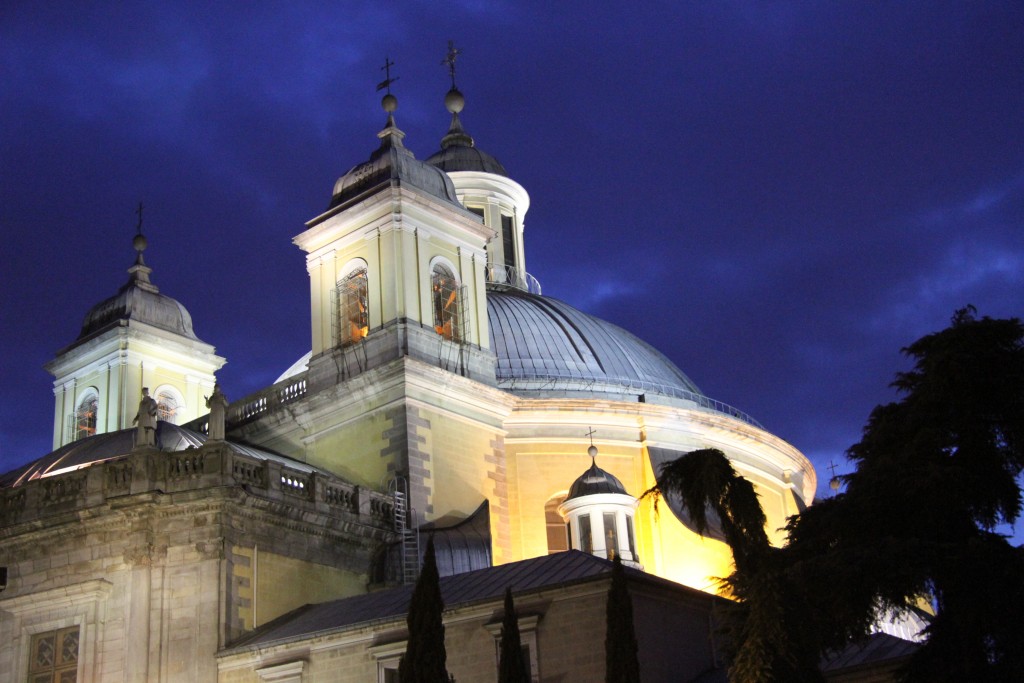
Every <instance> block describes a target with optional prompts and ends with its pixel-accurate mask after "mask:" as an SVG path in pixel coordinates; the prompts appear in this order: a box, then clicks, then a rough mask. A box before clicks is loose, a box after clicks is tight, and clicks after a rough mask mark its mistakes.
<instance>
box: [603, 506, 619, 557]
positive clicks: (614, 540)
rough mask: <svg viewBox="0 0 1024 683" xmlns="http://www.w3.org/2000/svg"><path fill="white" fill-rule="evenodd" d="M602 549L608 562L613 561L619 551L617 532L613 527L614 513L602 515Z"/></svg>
mask: <svg viewBox="0 0 1024 683" xmlns="http://www.w3.org/2000/svg"><path fill="white" fill-rule="evenodd" d="M604 548H605V556H606V557H607V558H608V559H609V560H613V559H615V554H616V553H617V552H618V549H619V530H618V529H617V528H616V527H615V513H614V512H605V513H604Z"/></svg>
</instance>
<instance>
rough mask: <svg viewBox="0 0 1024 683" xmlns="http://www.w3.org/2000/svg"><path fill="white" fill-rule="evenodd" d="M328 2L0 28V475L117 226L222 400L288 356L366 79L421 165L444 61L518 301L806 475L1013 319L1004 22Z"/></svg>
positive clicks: (1019, 39)
mask: <svg viewBox="0 0 1024 683" xmlns="http://www.w3.org/2000/svg"><path fill="white" fill-rule="evenodd" d="M325 4H326V3H301V2H298V3H230V2H221V3H195V4H192V5H189V4H187V3H140V4H139V5H138V6H136V7H134V8H132V7H131V6H130V5H128V3H97V4H96V6H94V7H87V6H85V5H86V3H27V2H24V3H19V2H14V3H10V2H9V3H4V4H3V6H2V8H0V83H2V86H0V174H2V176H0V225H2V228H3V253H4V258H3V266H2V269H0V273H2V280H0V282H2V285H3V289H4V294H5V296H4V299H3V300H4V303H3V309H2V312H3V315H2V318H0V340H2V342H3V346H4V353H3V356H2V357H3V361H2V378H0V379H2V381H0V470H3V471H6V470H8V469H11V468H13V467H14V466H16V465H18V464H21V463H22V462H24V461H26V460H29V459H32V458H35V457H38V456H39V455H41V454H43V453H44V452H46V451H48V450H49V448H50V440H51V431H52V419H53V397H52V391H51V378H50V377H49V376H48V375H47V374H46V372H45V371H44V370H43V369H42V365H43V363H45V362H46V361H47V360H49V359H51V358H52V357H53V354H54V352H55V351H56V350H57V349H59V348H61V347H63V346H65V345H66V344H68V343H70V342H71V341H73V340H74V338H75V337H76V336H77V334H78V330H79V326H80V325H81V321H82V318H83V316H84V315H85V313H86V311H87V310H88V309H89V307H90V306H91V305H93V304H94V303H97V302H98V301H100V300H101V299H104V298H106V297H107V296H110V295H111V294H113V293H114V292H115V291H116V290H117V288H118V287H119V286H120V285H121V284H122V283H123V282H124V280H125V279H126V277H127V275H126V273H125V269H126V268H127V267H128V266H129V265H130V264H131V261H132V257H133V252H132V250H131V246H130V245H131V237H132V235H133V233H134V225H135V217H134V213H133V212H134V210H135V206H136V204H137V203H138V202H139V201H140V200H142V201H143V202H145V204H146V207H147V209H146V223H145V232H146V234H147V237H148V238H149V244H150V247H149V250H148V251H147V252H146V259H147V262H148V263H149V265H150V266H152V267H153V270H154V272H153V280H154V282H155V283H156V284H157V285H159V286H160V287H161V290H162V291H163V292H164V293H166V294H169V295H170V296H173V297H175V298H177V299H178V300H180V301H181V302H182V303H183V304H185V306H186V307H188V309H189V310H190V311H191V313H192V316H193V319H194V322H195V329H196V332H197V333H198V335H199V336H200V337H201V338H202V339H204V340H205V341H208V342H210V343H212V344H215V345H216V346H217V349H218V352H219V353H220V354H221V355H224V356H226V357H227V359H228V365H227V366H226V367H225V368H224V369H223V370H222V372H221V373H220V379H221V381H222V383H223V385H224V387H225V391H226V392H227V393H228V395H229V396H230V397H232V398H239V397H241V396H243V395H245V394H246V393H249V392H251V391H254V390H256V389H258V388H260V387H262V386H265V385H266V384H268V383H270V382H272V381H273V380H274V379H275V378H276V376H277V375H278V374H279V373H280V372H281V371H282V370H284V369H285V368H287V367H288V366H289V365H290V364H291V363H292V362H293V361H294V360H295V359H296V358H297V357H299V356H300V355H302V353H304V352H305V351H306V350H308V349H309V334H310V333H309V322H308V316H309V313H308V310H309V307H308V296H309V294H308V284H307V276H306V272H305V263H304V258H303V255H302V254H301V253H300V252H299V250H298V249H297V248H295V247H294V246H293V245H292V244H291V238H292V237H293V236H294V235H296V234H298V233H299V232H301V231H302V229H303V223H304V221H306V220H308V219H310V218H312V217H314V216H316V215H317V214H319V213H320V212H321V211H322V210H323V209H324V208H325V207H326V206H327V203H328V200H329V199H330V194H331V189H332V186H333V183H334V181H335V180H336V179H337V177H338V176H339V175H341V174H342V173H344V172H345V171H346V170H347V169H348V168H349V167H351V166H353V165H354V164H356V163H357V162H359V161H362V160H364V159H365V158H366V157H367V156H368V154H369V153H370V151H371V150H372V149H374V148H375V146H376V142H377V140H376V136H375V134H376V132H377V131H378V130H379V129H380V128H381V127H382V125H383V123H384V115H383V113H382V112H381V109H380V106H379V98H380V96H379V94H378V93H375V92H374V85H375V84H376V83H377V82H378V81H379V80H381V78H382V75H381V73H380V70H379V69H380V66H381V64H382V63H383V60H384V57H385V55H388V56H390V57H391V58H392V59H393V60H394V61H395V62H397V67H396V73H397V75H398V76H399V80H398V81H397V83H396V84H395V87H394V93H395V94H396V95H397V96H398V99H399V108H398V111H397V113H396V116H397V121H398V124H399V126H400V127H401V128H402V129H403V130H404V131H405V132H406V133H407V137H406V143H407V145H408V146H409V147H411V148H412V149H413V151H415V152H416V154H417V156H418V157H419V158H424V157H426V156H428V155H429V154H430V153H432V152H433V151H435V150H436V149H437V148H438V147H439V142H440V138H441V136H442V135H443V134H444V133H445V131H446V130H447V126H448V115H447V113H446V112H445V110H444V106H443V97H444V94H445V91H446V90H447V88H448V85H449V83H448V78H447V74H446V72H445V69H444V68H443V67H442V66H441V64H440V62H441V60H442V58H443V57H444V52H445V47H446V44H447V41H448V40H449V39H452V40H454V41H455V42H456V44H457V45H458V47H459V48H461V50H462V56H461V58H460V61H459V70H458V82H459V87H460V89H461V90H462V91H463V92H464V93H465V95H466V99H467V105H466V109H465V111H464V113H463V122H464V124H465V126H466V128H467V130H468V131H469V132H470V133H471V134H472V135H473V136H474V137H475V138H476V141H477V144H478V145H479V146H480V147H481V148H483V149H485V150H487V151H488V152H490V153H492V154H494V155H495V156H496V157H497V158H498V159H500V160H501V161H502V163H503V164H504V165H505V167H506V168H507V169H508V170H509V173H510V174H511V175H512V177H513V178H515V179H516V180H517V181H519V182H520V183H521V184H522V185H523V186H524V187H525V188H526V189H527V191H528V192H530V194H531V197H532V207H531V209H530V212H529V214H528V215H527V219H526V250H527V268H528V269H529V270H530V271H531V272H532V273H533V274H534V275H535V276H537V278H538V279H539V280H540V281H541V283H542V284H543V286H544V291H545V293H546V294H549V295H552V296H556V297H558V298H561V299H564V300H566V301H568V302H570V303H572V304H574V305H576V306H578V307H579V308H582V309H583V310H586V311H588V312H591V313H594V314H596V315H599V316H601V317H604V318H607V319H609V320H611V321H613V322H616V323H618V324H620V325H622V326H624V327H626V328H627V329H630V330H631V331H633V332H635V333H636V334H638V335H639V336H641V337H642V338H644V339H646V340H647V341H649V342H651V343H652V344H654V345H655V346H657V347H658V348H660V349H661V350H663V351H664V352H665V353H667V354H668V355H669V356H670V357H671V358H672V359H673V360H674V361H675V362H676V363H677V365H679V366H680V367H681V368H682V369H683V371H684V372H686V373H687V374H689V375H690V376H691V377H692V378H693V379H694V381H696V382H697V384H698V385H699V386H700V387H701V388H702V389H703V390H704V392H705V393H706V394H708V395H709V396H712V397H713V398H716V399H719V400H722V401H725V402H727V403H730V404H732V405H735V406H736V407H738V408H740V409H742V410H745V411H746V412H749V413H751V414H752V415H754V416H755V417H757V418H758V419H759V420H760V421H761V422H763V423H764V424H765V425H766V426H767V427H768V428H769V430H771V431H773V432H775V433H777V434H778V435H780V436H781V437H783V438H785V439H787V440H788V441H790V442H791V443H793V444H794V445H795V446H797V447H798V448H799V449H801V450H802V451H803V452H804V453H806V454H807V455H808V456H809V457H811V459H812V460H813V461H814V462H815V463H816V464H817V465H818V466H819V476H820V478H821V479H822V481H826V480H827V476H826V474H827V473H825V472H823V471H822V467H823V465H825V464H827V462H828V461H829V460H830V459H834V460H836V462H837V463H840V464H842V465H843V467H844V468H846V464H845V462H844V461H843V458H842V453H843V451H844V450H845V449H846V448H847V447H848V446H849V445H851V444H852V443H854V442H855V441H856V440H857V439H858V438H859V434H860V429H861V427H862V426H863V424H864V421H865V419H866V417H867V415H868V413H869V412H870V410H871V408H872V407H873V406H874V405H875V404H877V403H879V402H883V401H887V400H890V399H891V398H892V397H893V394H892V392H891V390H890V389H889V387H888V384H889V382H890V381H891V379H892V377H893V374H894V373H895V372H896V371H897V370H899V369H905V367H906V364H905V362H904V360H903V359H902V357H901V355H900V352H899V349H900V348H901V347H902V346H905V345H907V344H908V343H910V342H911V341H913V340H914V339H916V338H918V337H920V336H921V335H923V334H926V333H928V332H932V331H936V330H938V329H941V328H942V327H944V326H945V325H946V324H947V323H948V321H949V318H950V316H951V315H952V313H953V311H954V310H955V309H957V308H959V307H962V306H964V305H966V304H968V303H971V304H974V305H975V306H976V307H977V308H978V310H979V312H980V313H981V314H985V315H990V316H994V317H1002V316H1021V315H1024V296H1022V292H1024V125H1022V117H1024V5H1022V4H1021V3H1019V2H1005V3H1001V2H963V3H947V2H903V3H893V2H880V3H873V2H808V3H792V2H787V3H774V2H737V3H727V2H719V3H704V2H691V3H679V2H665V3H656V2H650V3H636V5H637V6H636V7H631V8H629V9H624V8H623V6H622V3H611V2H606V3H586V4H577V3H549V2H536V3H527V2H483V1H466V2H453V3H444V2H422V3H399V2H394V3H381V2H368V3H360V2H345V3H332V4H331V5H332V6H328V7H325ZM251 5H256V6H255V7H254V6H251ZM126 7H127V8H126Z"/></svg>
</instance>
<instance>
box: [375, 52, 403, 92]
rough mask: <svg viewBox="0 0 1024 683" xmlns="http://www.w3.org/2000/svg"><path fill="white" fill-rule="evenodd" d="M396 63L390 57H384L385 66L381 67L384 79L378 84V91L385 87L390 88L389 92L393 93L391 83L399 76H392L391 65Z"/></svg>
mask: <svg viewBox="0 0 1024 683" xmlns="http://www.w3.org/2000/svg"><path fill="white" fill-rule="evenodd" d="M394 65H395V63H394V62H392V61H391V59H390V58H389V57H385V58H384V66H382V67H381V68H380V70H381V71H383V72H384V80H383V81H381V82H380V83H378V84H377V91H378V92H379V91H381V90H383V89H384V88H387V89H388V94H389V95H390V94H391V84H392V83H394V82H395V81H397V80H398V76H395V77H394V78H391V67H393V66H394Z"/></svg>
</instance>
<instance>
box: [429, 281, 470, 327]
mask: <svg viewBox="0 0 1024 683" xmlns="http://www.w3.org/2000/svg"><path fill="white" fill-rule="evenodd" d="M430 289H431V295H432V298H433V304H434V330H436V331H437V333H438V334H439V335H441V336H442V337H444V338H445V339H448V340H450V341H453V342H461V341H462V332H463V329H462V328H463V325H462V322H463V321H462V309H463V308H464V306H463V305H462V304H463V301H462V299H463V298H465V294H464V293H463V292H460V291H459V290H460V288H459V283H458V281H457V280H456V279H455V276H454V275H453V274H452V272H451V271H450V270H448V268H446V267H445V266H443V265H441V264H438V265H436V266H434V270H433V272H432V273H431V277H430Z"/></svg>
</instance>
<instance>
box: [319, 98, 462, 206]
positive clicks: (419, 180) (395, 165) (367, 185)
mask: <svg viewBox="0 0 1024 683" xmlns="http://www.w3.org/2000/svg"><path fill="white" fill-rule="evenodd" d="M381 107H382V108H383V109H384V111H385V112H387V114H388V118H387V122H386V123H385V124H384V129H383V130H381V131H380V132H379V133H377V137H378V138H380V147H378V148H377V149H376V150H375V151H374V152H373V153H372V154H371V155H370V159H369V160H368V161H365V162H363V163H361V164H358V165H356V166H354V167H353V168H352V169H350V170H349V171H348V172H347V173H345V175H343V176H341V177H340V178H338V181H337V182H336V183H335V184H334V194H333V195H332V197H331V205H330V208H332V209H333V208H334V207H336V206H340V205H341V204H344V203H346V202H348V201H350V200H352V199H355V198H356V197H359V196H361V195H363V194H365V193H366V192H368V191H370V190H373V189H375V188H378V187H381V186H384V185H407V186H409V187H415V188H416V189H418V190H421V191H422V192H425V193H427V194H429V195H432V196H434V197H437V198H439V199H442V200H444V201H446V202H449V203H451V204H455V205H456V206H459V207H461V206H462V205H461V204H459V200H458V198H457V197H456V195H455V186H454V185H453V184H452V181H451V178H449V177H448V176H447V175H446V174H445V173H444V172H443V171H442V170H440V169H438V168H435V167H434V166H433V165H431V164H428V163H425V162H422V161H419V160H417V159H416V157H415V156H414V155H413V153H412V151H411V150H410V149H409V148H407V147H406V146H405V144H404V143H403V142H402V139H403V138H405V133H404V132H402V131H401V130H399V128H398V126H397V125H396V124H395V115H394V112H395V110H396V109H397V108H398V98H396V97H395V96H394V95H392V94H391V93H388V94H387V95H385V96H384V99H383V100H381Z"/></svg>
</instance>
